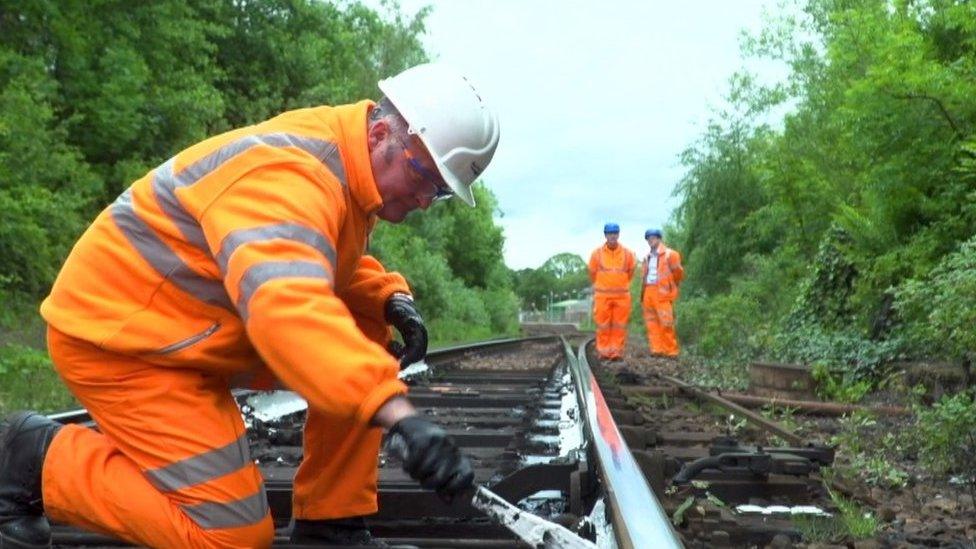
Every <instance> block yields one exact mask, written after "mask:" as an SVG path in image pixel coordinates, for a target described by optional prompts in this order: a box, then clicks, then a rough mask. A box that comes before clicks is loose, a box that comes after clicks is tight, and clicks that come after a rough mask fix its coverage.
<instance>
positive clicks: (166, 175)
mask: <svg viewBox="0 0 976 549" xmlns="http://www.w3.org/2000/svg"><path fill="white" fill-rule="evenodd" d="M261 145H264V146H268V147H277V148H285V147H294V148H296V149H300V150H303V151H305V152H307V153H308V154H310V155H312V156H314V157H315V158H317V159H318V160H319V162H321V163H323V164H325V166H326V167H327V168H329V171H330V172H332V175H334V176H335V177H336V179H338V180H339V183H341V184H342V186H343V187H347V186H348V183H347V181H346V169H345V167H344V166H343V164H342V157H341V155H340V154H339V147H338V146H337V145H336V144H335V143H332V142H331V141H326V140H324V139H316V138H313V137H305V136H300V135H291V134H287V133H269V134H261V135H246V136H244V137H242V138H240V139H238V140H236V141H232V142H230V143H228V144H227V145H224V146H223V147H221V148H219V149H217V150H216V151H214V152H212V153H210V154H208V155H207V156H204V157H203V158H201V159H199V160H197V161H196V162H194V163H192V164H190V165H189V166H187V167H185V168H184V169H182V170H180V172H179V173H175V172H174V170H173V165H174V163H175V157H174V158H170V159H169V160H167V161H166V162H164V163H163V165H161V166H160V167H158V168H156V171H155V173H154V175H153V182H152V186H153V193H154V194H155V195H156V200H157V202H158V203H159V206H160V208H161V209H162V210H163V211H164V212H165V213H166V215H167V216H169V218H170V219H172V220H173V223H175V224H176V226H177V227H178V228H179V229H180V232H181V233H183V236H184V238H186V240H187V242H189V243H190V244H192V245H194V246H196V247H197V248H200V249H201V250H204V251H208V250H207V242H206V240H205V239H204V237H203V231H202V230H201V229H200V226H199V224H197V222H196V220H195V219H193V217H192V216H191V215H190V214H189V213H187V211H186V210H185V209H184V208H183V206H182V205H181V204H180V202H179V200H178V199H177V198H176V189H178V188H180V187H188V186H190V185H193V184H194V183H196V182H197V181H200V180H201V179H203V178H204V177H206V176H208V175H210V174H211V173H213V172H215V171H217V170H218V169H219V168H220V167H221V166H222V165H223V164H224V163H225V162H227V161H228V160H230V159H232V158H234V157H235V156H237V155H239V154H241V153H244V152H246V151H248V150H249V149H252V148H254V147H258V146H261Z"/></svg>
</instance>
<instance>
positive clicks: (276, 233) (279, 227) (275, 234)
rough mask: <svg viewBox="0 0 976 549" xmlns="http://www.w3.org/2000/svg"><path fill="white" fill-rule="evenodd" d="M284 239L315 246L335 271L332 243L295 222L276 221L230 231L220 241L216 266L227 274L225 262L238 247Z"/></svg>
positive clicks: (334, 253) (334, 254)
mask: <svg viewBox="0 0 976 549" xmlns="http://www.w3.org/2000/svg"><path fill="white" fill-rule="evenodd" d="M276 238H280V239H284V240H291V241H294V242H299V243H302V244H305V245H307V246H310V247H312V248H315V249H316V250H318V252H319V253H320V254H322V257H324V258H325V260H326V261H327V262H328V263H329V267H330V268H331V269H332V270H333V271H335V263H336V251H335V247H333V246H332V243H331V242H329V240H328V239H327V238H326V237H325V235H323V234H322V233H320V232H318V231H316V230H314V229H311V228H309V227H306V226H304V225H298V224H295V223H278V224H275V225H264V226H261V227H253V228H249V229H238V230H236V231H233V232H231V233H230V234H229V235H227V236H226V237H225V238H224V241H223V242H221V243H220V252H218V253H217V258H216V259H217V266H218V267H219V268H220V272H221V273H222V274H225V275H226V274H227V263H228V262H229V261H230V258H231V256H233V255H234V252H235V251H237V249H238V248H240V247H241V246H244V245H246V244H250V243H254V242H262V241H266V240H272V239H276Z"/></svg>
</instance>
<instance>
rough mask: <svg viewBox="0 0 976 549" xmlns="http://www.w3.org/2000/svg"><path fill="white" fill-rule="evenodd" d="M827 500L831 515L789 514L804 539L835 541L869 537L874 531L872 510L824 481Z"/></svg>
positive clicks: (874, 522) (828, 473) (876, 522)
mask: <svg viewBox="0 0 976 549" xmlns="http://www.w3.org/2000/svg"><path fill="white" fill-rule="evenodd" d="M824 472H825V473H826V474H825V475H824V478H825V479H826V478H829V477H830V476H831V474H833V473H832V472H828V471H824ZM824 486H825V487H826V488H827V493H828V494H829V495H830V500H831V501H832V502H833V504H834V506H835V507H836V508H837V512H836V513H835V514H834V515H833V516H831V517H816V516H802V515H801V516H797V517H793V519H792V521H793V525H794V526H795V527H796V529H797V530H798V531H799V532H800V535H802V536H803V540H804V541H808V542H819V543H824V542H831V543H839V542H842V541H844V540H847V539H851V540H857V539H867V538H873V537H874V536H875V535H876V534H877V532H878V518H877V517H875V516H874V513H872V512H870V511H869V510H867V509H865V508H864V507H861V506H860V505H858V503H857V502H856V501H853V500H850V499H847V498H845V497H844V496H841V495H840V494H838V493H836V492H834V491H833V490H831V489H830V487H829V486H827V485H826V484H825V485H824Z"/></svg>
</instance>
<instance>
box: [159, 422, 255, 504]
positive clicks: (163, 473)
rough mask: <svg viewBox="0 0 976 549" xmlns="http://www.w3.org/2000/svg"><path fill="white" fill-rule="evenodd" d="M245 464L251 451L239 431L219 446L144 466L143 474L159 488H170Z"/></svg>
mask: <svg viewBox="0 0 976 549" xmlns="http://www.w3.org/2000/svg"><path fill="white" fill-rule="evenodd" d="M248 465H251V452H250V450H248V447H247V437H246V436H244V435H241V437H240V438H238V439H237V440H235V441H234V442H231V443H230V444H228V445H227V446H224V447H223V448H216V449H214V450H210V451H209V452H204V453H202V454H199V455H196V456H193V457H190V458H186V459H184V460H180V461H177V462H176V463H172V464H170V465H167V466H166V467H161V468H159V469H150V470H147V471H146V472H145V475H146V478H148V479H149V482H151V483H152V485H153V486H155V487H156V489H157V490H159V491H160V492H173V491H176V490H179V489H181V488H186V487H187V486H194V485H196V484H200V483H202V482H207V481H208V480H213V479H215V478H219V477H222V476H224V475H227V474H230V473H233V472H234V471H239V470H240V469H243V468H244V467H247V466H248Z"/></svg>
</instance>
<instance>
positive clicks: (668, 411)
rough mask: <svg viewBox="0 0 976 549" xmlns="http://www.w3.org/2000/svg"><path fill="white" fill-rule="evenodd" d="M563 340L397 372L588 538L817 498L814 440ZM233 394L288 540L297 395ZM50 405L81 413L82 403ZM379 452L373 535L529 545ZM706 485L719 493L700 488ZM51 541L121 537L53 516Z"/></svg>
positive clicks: (648, 538)
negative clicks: (772, 439)
mask: <svg viewBox="0 0 976 549" xmlns="http://www.w3.org/2000/svg"><path fill="white" fill-rule="evenodd" d="M576 343H577V344H578V346H570V344H569V343H568V342H567V340H566V339H564V337H563V336H539V337H531V338H522V339H509V340H496V341H490V342H482V343H478V344H473V345H465V346H458V347H452V348H448V349H441V350H436V351H432V352H431V353H429V354H428V357H427V365H426V367H421V368H416V369H414V368H412V369H411V370H414V371H413V372H410V373H408V375H407V381H408V383H409V384H410V385H411V400H412V402H413V403H414V404H415V405H416V406H417V407H418V409H419V410H420V412H421V413H423V414H425V415H427V416H429V417H431V418H432V419H433V420H435V421H436V422H437V423H438V424H440V425H442V426H444V427H445V429H447V430H448V432H449V433H450V434H451V435H452V436H453V437H454V438H455V440H456V441H457V442H458V444H459V445H460V446H461V447H462V450H463V451H464V452H465V453H466V454H467V455H468V456H470V457H471V459H472V462H473V465H474V467H475V482H476V484H478V485H483V486H486V487H488V488H490V489H491V490H492V491H493V492H494V493H496V494H498V495H499V496H501V497H502V498H504V499H505V500H506V501H508V502H510V503H512V504H515V505H517V506H518V508H519V509H520V510H521V511H522V512H528V513H531V514H533V515H536V516H539V517H541V518H543V519H545V520H546V521H549V522H550V523H552V524H556V525H560V526H562V527H565V528H568V529H569V530H570V531H571V532H572V533H573V534H575V535H576V536H579V538H580V539H581V540H589V541H593V542H596V543H597V544H598V545H599V546H600V547H614V546H616V547H623V548H629V547H636V548H645V547H655V548H657V547H681V546H683V545H686V546H709V547H711V546H722V545H728V546H732V545H734V546H741V545H744V544H748V545H760V546H761V545H764V544H766V543H768V542H770V541H771V540H773V539H774V538H775V537H776V536H780V537H783V536H786V537H788V538H789V539H796V537H797V536H796V533H795V532H794V531H793V530H791V527H790V521H789V518H788V517H778V516H771V515H769V514H760V513H750V512H748V511H746V512H742V511H739V512H737V511H734V510H733V509H734V508H735V507H736V506H739V505H748V504H752V505H753V507H759V508H762V507H763V504H767V506H768V504H770V503H777V504H782V505H788V506H791V507H796V506H800V505H807V506H810V505H818V506H820V507H821V508H824V507H825V506H827V503H826V501H825V497H824V491H823V489H822V484H821V483H820V482H819V479H818V478H817V476H816V473H817V469H818V468H819V467H820V466H821V465H824V464H828V463H829V462H830V461H831V460H832V458H833V453H832V450H830V449H829V448H826V447H824V446H820V445H816V444H806V443H803V442H802V441H800V440H799V439H793V438H790V433H789V432H788V430H785V429H783V430H782V431H778V432H777V431H776V429H777V427H776V426H770V425H768V423H769V422H768V421H766V423H767V425H765V427H764V428H765V429H766V430H767V431H768V430H770V429H771V430H772V431H774V432H776V433H777V436H780V438H781V439H784V440H786V441H787V442H789V443H790V444H791V445H790V446H788V447H778V448H771V447H769V446H768V445H767V444H766V442H765V440H761V439H756V438H755V437H753V439H749V438H744V439H743V438H735V437H730V436H729V434H730V433H728V432H723V431H722V430H721V429H719V428H716V427H715V421H714V418H715V417H717V416H715V415H714V414H713V415H709V412H710V411H709V410H707V409H705V407H703V406H702V405H701V404H700V403H699V402H700V401H701V399H702V396H701V395H696V394H695V393H694V388H691V387H687V386H685V387H682V385H681V382H680V380H675V379H666V378H663V377H653V376H652V377H647V376H643V375H635V374H631V373H628V371H627V368H626V366H623V367H621V366H619V365H616V366H615V367H614V370H613V371H611V370H609V369H608V368H604V367H602V366H600V365H599V364H597V363H596V362H595V361H593V360H592V359H591V357H589V356H588V352H589V347H588V344H587V343H588V342H582V343H579V342H576ZM591 363H592V364H593V367H591ZM655 387H660V388H661V390H660V394H661V395H664V396H662V397H661V398H660V399H659V400H658V401H655V400H654V397H652V396H649V395H653V394H656V393H655V389H654V388H655ZM236 396H237V400H238V402H239V404H240V405H241V409H242V413H243V414H244V416H245V420H246V422H247V423H248V426H249V435H248V438H249V442H250V447H251V453H252V458H253V459H255V460H256V461H257V462H258V464H259V466H260V469H261V471H262V474H263V475H264V477H265V481H266V489H267V494H268V500H269V504H270V507H271V510H272V515H273V517H274V520H275V526H276V528H278V531H277V535H276V541H275V546H276V547H297V546H295V545H291V544H289V542H288V539H287V532H288V530H287V529H288V525H289V521H290V520H291V480H292V478H293V476H294V474H295V470H296V468H297V466H298V464H299V463H300V461H301V455H302V450H301V426H302V423H303V420H304V411H305V404H304V401H302V400H301V399H299V398H297V397H296V396H295V395H294V394H293V393H288V392H283V391H282V392H271V393H268V392H255V391H238V392H237V393H236ZM666 401H667V402H666ZM660 403H668V405H667V406H666V407H665V406H661V405H659V404H660ZM691 403H698V404H694V405H691ZM719 404H722V403H719ZM733 406H734V405H733ZM52 417H53V418H54V419H57V420H59V421H62V422H75V423H79V422H90V418H89V417H88V416H87V414H86V413H85V412H84V411H83V410H78V411H73V412H69V413H64V414H55V415H53V416H52ZM709 418H711V419H709ZM753 419H755V420H756V421H758V422H759V424H760V426H762V423H763V420H762V419H761V418H759V417H758V416H756V418H753ZM393 454H394V452H389V451H384V453H383V454H382V455H381V456H380V461H379V470H380V482H379V500H380V510H379V513H378V514H376V515H374V516H373V517H370V519H369V520H368V522H369V525H370V528H371V530H372V531H373V533H374V535H376V536H377V537H380V538H382V539H384V540H385V541H386V542H387V543H391V544H403V545H414V546H418V547H479V548H491V547H513V546H530V545H528V544H526V543H525V542H524V541H521V540H520V538H519V536H518V535H517V534H516V533H514V532H513V531H512V529H510V528H509V527H506V526H505V525H504V524H502V522H504V521H503V520H502V521H500V520H498V517H497V516H496V517H494V518H490V517H489V516H487V515H486V514H485V512H484V511H482V510H479V509H477V508H475V507H474V506H473V505H472V504H471V497H464V498H458V499H457V500H456V501H454V502H452V503H446V502H444V501H442V500H441V499H440V498H439V497H437V495H436V494H435V493H433V492H430V491H427V490H423V489H421V488H420V487H419V486H418V485H417V483H416V482H414V481H413V480H411V479H410V478H409V477H408V476H407V475H406V473H404V472H403V471H402V470H401V468H400V464H399V461H398V459H397V457H396V456H395V455H393ZM689 501H691V502H692V503H693V505H692V506H691V507H689V504H688V502H689ZM715 501H720V502H722V504H723V506H724V507H719V508H715V506H714V505H712V506H709V505H704V506H703V505H701V504H699V502H704V503H708V502H715ZM757 504H758V505H757ZM682 507H684V508H683V509H682ZM673 518H678V519H679V520H678V522H679V523H681V524H682V527H681V528H680V529H679V531H676V530H675V528H673V527H672V519H673ZM509 526H512V525H511V524H510V525H509ZM553 528H555V527H553ZM516 530H517V528H516ZM553 532H555V530H554V531H553ZM523 539H524V538H523ZM539 539H540V540H541V539H545V536H543V537H542V538H539ZM553 539H556V538H553ZM54 543H55V546H57V547H99V546H101V547H108V546H124V545H125V544H124V543H122V542H120V541H117V540H113V539H110V538H106V537H104V536H100V535H95V534H91V533H87V532H82V531H79V530H77V529H74V528H71V527H66V526H59V525H55V527H54ZM584 543H586V542H585V541H584ZM538 546H547V545H546V542H544V541H540V542H538ZM548 546H552V547H556V546H561V545H558V544H557V543H556V542H552V543H549V545H548Z"/></svg>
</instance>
